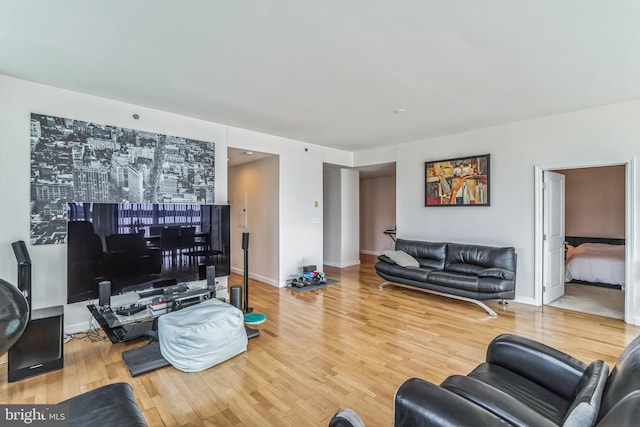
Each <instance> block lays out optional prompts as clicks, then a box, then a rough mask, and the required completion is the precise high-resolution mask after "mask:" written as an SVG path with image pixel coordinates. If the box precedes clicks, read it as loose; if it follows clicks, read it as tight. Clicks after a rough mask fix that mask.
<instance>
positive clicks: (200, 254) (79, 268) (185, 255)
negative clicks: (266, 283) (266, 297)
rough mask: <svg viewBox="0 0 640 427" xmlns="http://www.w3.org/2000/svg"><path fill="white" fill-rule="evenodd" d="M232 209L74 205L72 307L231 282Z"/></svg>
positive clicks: (69, 277)
mask: <svg viewBox="0 0 640 427" xmlns="http://www.w3.org/2000/svg"><path fill="white" fill-rule="evenodd" d="M229 214H230V209H229V206H228V205H199V204H171V203H154V204H151V203H69V204H68V223H67V303H68V304H71V303H74V302H82V301H88V300H92V299H96V298H98V283H100V282H102V281H110V282H111V294H112V295H116V294H120V293H123V292H129V291H136V290H142V289H146V288H151V287H157V286H162V285H164V284H171V283H176V282H177V283H180V282H189V281H193V280H199V279H203V278H205V277H206V276H205V274H206V273H205V272H206V267H207V266H210V265H213V266H215V272H216V277H220V276H228V275H229V274H230V273H231V265H230V253H231V252H230V228H229V220H230V217H229Z"/></svg>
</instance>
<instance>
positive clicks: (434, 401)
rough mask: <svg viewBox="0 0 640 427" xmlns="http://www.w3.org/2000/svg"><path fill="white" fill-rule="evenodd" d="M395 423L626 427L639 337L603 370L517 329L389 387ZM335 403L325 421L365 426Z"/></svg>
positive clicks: (635, 395)
mask: <svg viewBox="0 0 640 427" xmlns="http://www.w3.org/2000/svg"><path fill="white" fill-rule="evenodd" d="M394 404H395V406H394V426H395V427H409V426H411V427H416V426H425V427H426V426H461V427H464V426H474V427H476V426H541V427H545V426H566V427H574V426H575V427H590V426H597V427H625V426H637V425H638V423H639V422H640V421H639V420H640V337H637V338H636V339H635V340H633V341H632V342H631V343H630V344H629V345H628V346H627V347H626V348H625V350H624V351H623V352H622V354H621V355H620V357H619V358H618V361H617V362H616V365H615V367H614V368H613V369H612V370H611V373H609V367H608V365H607V364H606V363H605V362H603V361H602V360H596V361H594V362H592V363H590V364H586V363H584V362H582V361H580V360H578V359H575V358H574V357H572V356H570V355H568V354H566V353H563V352H560V351H558V350H556V349H553V348H551V347H548V346H546V345H544V344H541V343H539V342H537V341H533V340H530V339H528V338H524V337H521V336H517V335H510V334H503V335H500V336H498V337H496V338H495V339H494V340H493V341H492V342H491V343H490V344H489V348H488V350H487V357H486V362H485V363H482V364H480V365H478V366H477V367H476V368H475V369H474V370H473V371H472V372H471V373H469V374H468V375H466V376H461V375H453V376H450V377H448V378H447V379H445V380H444V381H443V382H442V383H441V384H440V385H439V386H437V385H435V384H432V383H429V382H427V381H424V380H421V379H418V378H412V379H409V380H407V381H405V382H404V383H403V384H402V385H401V386H400V387H399V388H398V390H397V391H396V395H395V399H394ZM342 412H343V411H339V412H338V413H337V414H336V415H335V416H334V418H332V420H331V422H330V424H329V425H330V426H331V427H338V426H340V427H352V426H364V423H362V422H361V420H360V418H359V417H357V416H355V414H352V415H351V416H350V417H345V416H342V415H341V414H342Z"/></svg>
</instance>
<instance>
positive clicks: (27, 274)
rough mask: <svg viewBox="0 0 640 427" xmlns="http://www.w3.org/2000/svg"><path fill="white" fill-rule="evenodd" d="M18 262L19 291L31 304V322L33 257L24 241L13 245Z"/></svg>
mask: <svg viewBox="0 0 640 427" xmlns="http://www.w3.org/2000/svg"><path fill="white" fill-rule="evenodd" d="M11 246H12V247H13V253H14V254H15V256H16V261H18V289H20V291H21V292H22V294H23V295H24V296H25V298H27V302H28V303H29V320H31V257H30V256H29V252H28V251H27V245H25V243H24V241H23V240H18V241H17V242H13V243H12V244H11Z"/></svg>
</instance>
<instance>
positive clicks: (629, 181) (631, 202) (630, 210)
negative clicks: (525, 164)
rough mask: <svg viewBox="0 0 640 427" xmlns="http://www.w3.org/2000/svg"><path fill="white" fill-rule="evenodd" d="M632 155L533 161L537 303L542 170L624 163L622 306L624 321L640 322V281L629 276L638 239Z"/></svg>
mask: <svg viewBox="0 0 640 427" xmlns="http://www.w3.org/2000/svg"><path fill="white" fill-rule="evenodd" d="M635 163H636V162H635V158H632V159H628V158H627V159H620V160H612V161H608V162H590V163H578V164H576V163H563V164H555V165H534V191H535V197H534V210H535V213H534V234H535V236H534V286H535V290H534V298H535V303H536V305H538V306H540V305H542V286H543V262H542V258H543V250H544V249H543V243H544V242H543V237H542V235H543V220H544V217H543V215H544V210H543V208H544V204H543V172H544V171H546V170H561V169H577V168H591V167H600V166H615V165H624V166H625V170H626V175H625V176H626V178H625V205H626V206H625V209H626V210H625V241H626V245H625V284H626V285H625V295H624V297H625V304H624V307H625V310H624V319H625V322H626V323H630V324H633V325H640V314H636V313H637V312H638V311H637V309H636V308H640V307H636V303H635V295H636V294H638V293H640V289H637V288H638V287H640V282H638V283H634V281H632V280H630V278H631V277H633V276H632V260H633V259H635V247H636V246H637V243H636V242H635V240H634V236H635V229H634V221H633V219H634V218H635V212H634V206H635V203H636V201H635V194H636V190H635V186H636V184H635V182H636V170H635V169H636V166H635Z"/></svg>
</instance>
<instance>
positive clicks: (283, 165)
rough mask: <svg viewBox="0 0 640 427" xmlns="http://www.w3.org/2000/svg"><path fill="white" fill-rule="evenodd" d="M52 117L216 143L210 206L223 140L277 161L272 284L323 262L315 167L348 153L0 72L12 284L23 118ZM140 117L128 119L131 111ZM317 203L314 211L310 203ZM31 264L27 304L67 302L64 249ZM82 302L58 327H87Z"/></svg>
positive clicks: (23, 211) (54, 248)
mask: <svg viewBox="0 0 640 427" xmlns="http://www.w3.org/2000/svg"><path fill="white" fill-rule="evenodd" d="M32 112H33V113H41V114H51V115H55V116H58V117H69V118H74V119H79V120H85V121H93V122H97V123H101V124H109V125H114V126H121V127H126V128H133V129H141V130H147V131H151V132H157V133H161V134H167V135H175V136H182V137H186V138H193V139H198V140H205V141H214V142H215V143H216V165H215V167H216V183H215V193H216V194H215V202H216V203H227V201H228V198H227V164H226V152H227V146H228V145H230V144H229V143H228V141H233V145H232V146H234V147H238V148H247V149H254V150H256V151H263V152H273V153H274V154H279V156H280V171H279V177H278V179H279V183H278V185H279V188H278V193H279V194H280V200H279V206H278V210H279V212H280V215H279V218H278V229H279V231H280V234H279V237H278V240H279V242H280V247H279V254H278V269H277V270H278V277H276V278H275V280H277V281H278V283H279V285H280V286H284V283H285V281H286V278H287V277H288V275H289V274H290V273H292V272H295V271H296V268H297V267H299V266H300V265H302V264H317V265H322V162H323V159H324V156H325V155H326V156H327V158H330V159H331V160H332V161H333V162H336V163H341V162H342V163H350V162H351V161H352V155H351V153H345V152H341V151H340V150H334V149H325V148H323V147H320V146H317V145H313V144H306V143H303V142H300V141H294V140H289V139H285V138H279V137H275V136H271V135H265V134H261V133H258V132H252V131H247V130H243V129H238V128H231V127H228V126H224V125H221V124H217V123H212V122H206V121H202V120H196V119H192V118H189V117H185V116H180V115H176V114H172V113H167V112H163V111H158V110H153V109H150V108H144V107H141V106H137V105H132V104H127V103H123V102H118V101H113V100H109V99H105V98H100V97H95V96H90V95H86V94H81V93H78V92H72V91H68V90H63V89H58V88H54V87H51V86H45V85H40V84H36V83H31V82H27V81H24V80H18V79H14V78H10V77H6V76H2V75H0V149H1V153H2V155H1V156H0V194H1V195H2V198H1V199H2V202H0V203H1V205H0V277H1V278H3V279H5V280H8V281H9V282H12V283H15V280H16V277H17V268H16V262H15V257H14V255H13V251H12V249H11V245H10V243H11V242H13V241H15V240H25V241H29V200H30V166H29V164H30V144H29V135H30V129H29V126H30V114H31V113H32ZM134 113H137V114H139V115H140V120H134V119H133V118H132V114H134ZM315 201H318V207H316V205H315V203H314V202H315ZM28 249H29V252H30V255H31V259H32V262H33V296H34V297H33V307H34V308H42V307H48V306H52V305H59V304H64V303H65V301H66V282H67V277H66V276H67V275H66V245H39V246H29V247H28ZM89 319H90V316H89V311H88V310H87V309H86V307H85V304H81V303H78V304H71V305H67V306H65V330H66V331H67V332H75V331H79V330H86V328H87V326H88V324H89Z"/></svg>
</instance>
